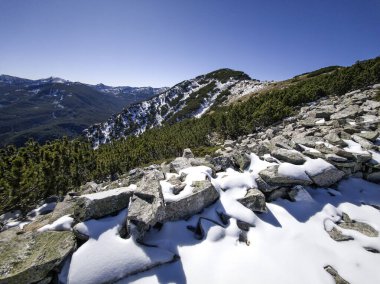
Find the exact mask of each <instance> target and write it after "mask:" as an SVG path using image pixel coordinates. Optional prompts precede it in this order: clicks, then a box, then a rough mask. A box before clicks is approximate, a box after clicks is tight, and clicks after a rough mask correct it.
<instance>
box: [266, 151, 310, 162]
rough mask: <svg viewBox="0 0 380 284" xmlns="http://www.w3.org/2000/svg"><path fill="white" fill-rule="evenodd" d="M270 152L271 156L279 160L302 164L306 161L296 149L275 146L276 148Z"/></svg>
mask: <svg viewBox="0 0 380 284" xmlns="http://www.w3.org/2000/svg"><path fill="white" fill-rule="evenodd" d="M271 154H272V156H273V157H275V158H277V159H279V160H282V161H284V162H288V163H292V164H295V165H302V164H303V163H304V162H305V161H306V159H305V157H304V156H303V155H302V154H301V153H300V152H298V151H296V150H287V149H281V148H277V149H274V150H273V151H272V153H271Z"/></svg>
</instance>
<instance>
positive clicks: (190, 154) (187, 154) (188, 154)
mask: <svg viewBox="0 0 380 284" xmlns="http://www.w3.org/2000/svg"><path fill="white" fill-rule="evenodd" d="M182 157H183V158H187V159H189V158H194V154H193V152H191V150H190V149H189V148H186V149H184V150H183V154H182Z"/></svg>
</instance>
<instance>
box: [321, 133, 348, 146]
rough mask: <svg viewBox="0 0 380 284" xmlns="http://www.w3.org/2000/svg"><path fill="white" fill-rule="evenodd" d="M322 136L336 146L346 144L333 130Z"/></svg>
mask: <svg viewBox="0 0 380 284" xmlns="http://www.w3.org/2000/svg"><path fill="white" fill-rule="evenodd" d="M324 138H325V139H326V140H327V141H328V142H329V143H331V144H333V145H338V146H345V145H346V143H344V141H343V140H342V139H341V138H340V137H339V136H338V134H336V133H334V132H330V133H329V134H327V135H325V137H324Z"/></svg>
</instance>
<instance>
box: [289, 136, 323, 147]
mask: <svg viewBox="0 0 380 284" xmlns="http://www.w3.org/2000/svg"><path fill="white" fill-rule="evenodd" d="M318 141H321V139H320V138H318V137H314V136H295V137H293V139H292V143H293V145H294V146H296V145H298V144H301V145H304V146H306V147H311V148H314V147H315V145H316V142H318Z"/></svg>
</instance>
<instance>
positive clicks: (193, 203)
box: [165, 180, 219, 221]
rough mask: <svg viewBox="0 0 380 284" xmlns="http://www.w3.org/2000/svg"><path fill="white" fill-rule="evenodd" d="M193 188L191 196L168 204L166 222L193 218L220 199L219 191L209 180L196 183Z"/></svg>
mask: <svg viewBox="0 0 380 284" xmlns="http://www.w3.org/2000/svg"><path fill="white" fill-rule="evenodd" d="M192 186H193V187H194V189H193V193H192V194H191V195H189V196H186V197H184V198H182V199H180V200H177V201H174V202H167V203H166V206H165V221H176V220H181V219H185V218H188V217H191V216H192V215H194V214H196V213H198V212H200V211H202V210H203V209H204V208H206V207H207V206H209V205H211V204H212V203H214V202H215V201H216V200H217V199H218V198H219V193H218V191H217V190H216V189H215V188H214V186H213V185H212V184H211V182H210V181H209V180H203V181H195V182H193V184H192Z"/></svg>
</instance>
